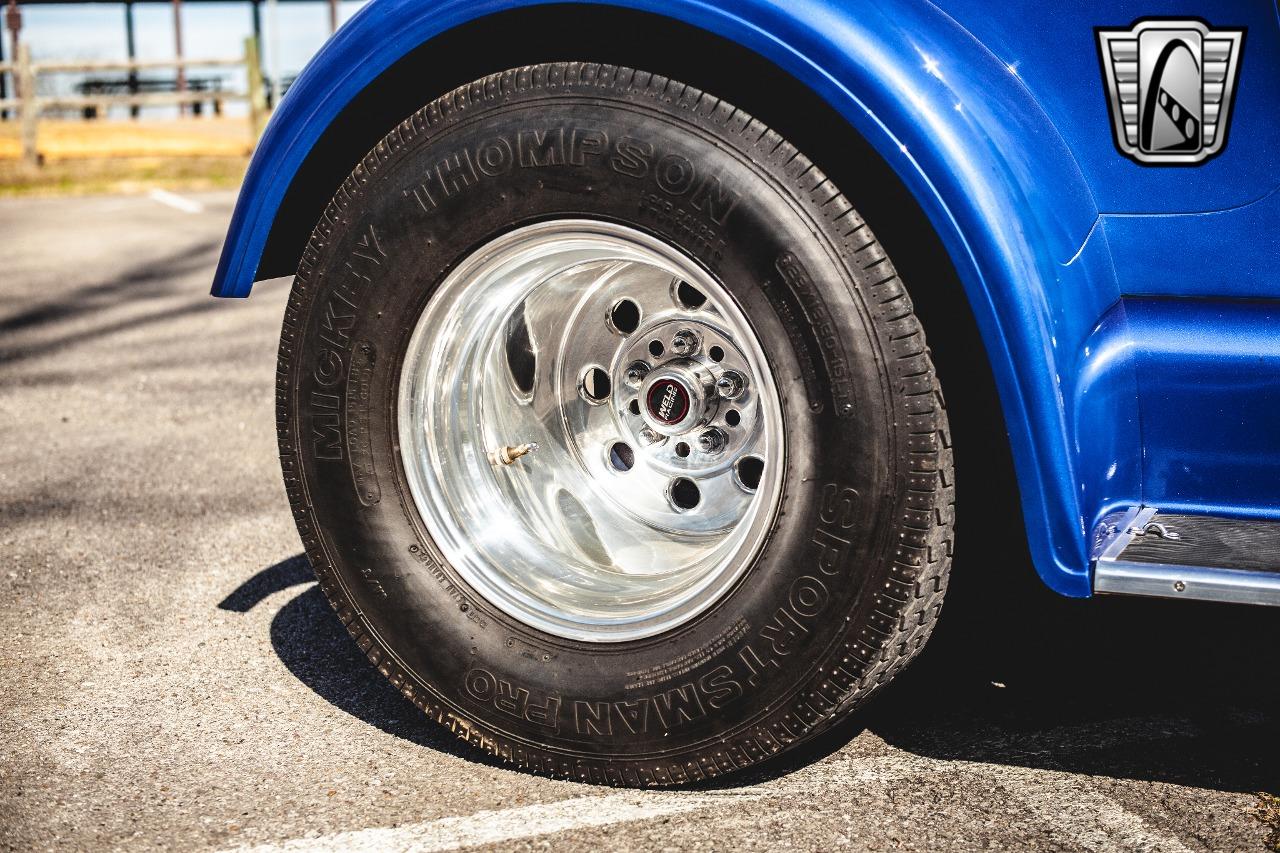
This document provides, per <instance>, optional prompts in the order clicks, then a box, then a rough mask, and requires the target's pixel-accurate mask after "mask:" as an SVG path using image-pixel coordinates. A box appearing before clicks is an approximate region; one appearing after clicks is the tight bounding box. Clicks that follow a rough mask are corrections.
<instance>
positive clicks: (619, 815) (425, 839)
mask: <svg viewBox="0 0 1280 853" xmlns="http://www.w3.org/2000/svg"><path fill="white" fill-rule="evenodd" d="M1157 724H1158V725H1157ZM1196 731H1197V730H1196V729H1195V727H1194V726H1193V725H1192V724H1191V723H1190V722H1189V721H1186V720H1181V719H1176V718H1168V719H1166V718H1160V717H1147V718H1131V719H1116V720H1108V721H1105V723H1098V724H1086V725H1079V726H1064V727H1061V728H1056V729H1049V730H1042V731H1040V732H1034V733H1029V734H1028V735H1025V736H1024V737H1025V738H1026V739H1027V740H1028V741H1029V742H1031V743H1029V744H1028V745H1034V746H1035V747H1036V748H1037V751H1046V752H1053V751H1055V748H1056V749H1060V750H1062V751H1064V752H1071V751H1074V750H1078V749H1080V748H1081V746H1082V745H1083V744H1087V745H1088V746H1089V747H1091V748H1094V749H1108V748H1112V747H1115V746H1117V745H1120V744H1132V743H1136V742H1142V741H1151V740H1162V739H1164V738H1166V737H1170V736H1181V737H1186V736H1193V735H1194V734H1195V733H1196ZM861 737H862V738H867V739H874V740H879V741H880V742H881V743H882V744H883V743H884V742H883V741H882V740H881V739H880V738H878V737H876V736H875V735H873V734H871V733H869V732H864V733H863V735H862V736H861ZM868 745H870V744H868ZM884 745H885V746H888V744H884ZM944 773H955V774H960V775H965V776H969V777H978V778H980V779H982V780H983V782H984V783H985V784H987V785H989V786H990V788H991V789H992V790H997V789H998V790H1000V791H1002V792H1004V793H1005V794H1006V795H1007V796H1008V797H1009V798H1010V799H1012V800H1014V801H1016V802H1017V803H1020V804H1021V805H1022V806H1023V808H1025V809H1027V810H1028V811H1029V812H1030V813H1031V814H1032V815H1034V816H1035V818H1036V819H1038V820H1039V821H1040V822H1041V823H1042V824H1043V825H1044V826H1046V827H1047V828H1049V829H1050V830H1051V831H1052V832H1053V835H1054V837H1055V838H1056V839H1057V840H1059V841H1061V842H1062V844H1063V845H1064V846H1067V847H1074V848H1078V849H1082V850H1092V851H1105V850H1114V849H1126V850H1138V851H1152V852H1153V853H1154V851H1160V853H1188V849H1187V847H1186V846H1184V845H1183V844H1182V843H1181V842H1179V841H1178V839H1177V838H1175V837H1174V836H1172V835H1169V834H1167V833H1164V832H1161V831H1160V830H1159V829H1158V828H1156V827H1153V826H1150V825H1149V824H1147V823H1146V821H1144V820H1143V819H1142V817H1141V816H1139V815H1136V814H1134V813H1133V812H1131V811H1129V810H1128V809H1126V808H1125V807H1124V806H1123V805H1121V804H1120V803H1118V802H1116V801H1115V800H1114V799H1112V798H1111V797H1109V796H1108V795H1107V794H1106V793H1105V792H1104V791H1101V790H1098V789H1097V788H1096V787H1094V786H1093V785H1092V784H1090V782H1089V781H1088V777H1087V776H1085V775H1083V774H1080V773H1072V772H1069V771H1064V770H1049V769H1044V768H1039V767H1028V766H1018V765H1016V764H1003V763H1001V764H993V763H988V762H985V761H974V760H966V759H962V758H960V759H956V758H930V757H927V756H922V755H916V754H913V753H911V752H906V751H903V750H898V749H893V751H892V752H890V753H889V754H887V755H877V756H866V757H861V758H852V757H850V758H845V759H841V758H840V757H838V756H836V757H833V758H832V759H830V760H827V761H821V762H818V763H816V764H811V765H809V766H807V767H802V768H798V769H796V770H795V771H793V772H791V773H789V774H787V775H784V776H781V777H779V778H776V779H772V780H770V781H768V782H764V783H762V784H759V785H756V786H755V787H754V788H752V789H750V790H748V791H744V792H741V793H738V792H725V793H722V794H705V793H702V794H700V793H681V792H679V791H620V792H617V793H609V794H604V795H601V796H587V797H575V798H573V799H569V800H560V801H558V802H554V803H543V804H539V805H532V806H520V807H517V808H511V809H499V810H493V811H482V812H477V813H475V814H472V815H467V816H465V817H446V818H441V819H439V820H434V821H428V822H425V823H417V824H408V825H405V826H399V827H384V828H374V829H361V830H353V831H350V832H339V833H335V834H333V835H324V836H317V837H314V838H295V839H291V840H288V841H284V842H281V843H279V844H264V845H260V846H244V847H237V848H234V849H232V850H228V851H224V853H301V851H334V853H338V851H344V853H345V851H353V853H361V851H369V853H373V851H377V852H378V853H382V851H390V852H391V853H431V851H452V850H461V849H463V848H467V847H475V846H478V845H482V844H493V843H497V842H504V841H517V840H525V839H530V838H533V837H536V836H540V835H550V834H553V833H558V832H565V831H568V830H573V829H588V828H593V827H602V826H612V825H614V824H621V823H630V822H633V821H643V820H652V819H654V818H661V817H667V816H669V815H675V814H681V813H684V812H691V811H698V810H701V809H713V808H717V807H721V808H722V807H724V806H729V807H730V808H733V807H734V806H735V805H736V804H739V803H743V802H750V801H762V800H790V799H795V800H801V801H803V800H805V799H806V798H810V797H812V796H813V795H814V792H815V791H832V790H837V789H839V788H841V787H844V788H846V789H847V788H849V787H850V786H856V785H859V784H864V785H865V784H883V785H903V784H910V783H911V779H912V777H921V776H933V775H938V774H944Z"/></svg>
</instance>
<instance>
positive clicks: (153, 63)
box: [0, 38, 267, 166]
mask: <svg viewBox="0 0 1280 853" xmlns="http://www.w3.org/2000/svg"><path fill="white" fill-rule="evenodd" d="M237 67H243V68H244V69H245V71H246V72H247V76H248V86H247V87H246V91H244V92H235V91H226V92H224V91H218V92H209V91H201V92H191V91H188V92H183V91H178V92H146V93H132V94H100V95H52V96H45V97H40V96H37V95H36V78H37V77H38V76H39V75H41V74H55V73H66V72H71V73H94V72H99V71H127V72H130V73H131V74H136V73H137V72H138V71H146V70H149V69H155V68H175V69H178V70H179V71H180V72H185V71H186V69H188V68H237ZM6 71H8V72H10V73H11V74H13V77H14V80H15V82H16V90H17V91H16V92H15V94H16V95H17V97H14V98H8V99H3V100H0V110H12V111H17V113H18V114H19V115H20V116H21V121H22V158H23V160H25V161H26V162H28V163H30V164H32V165H33V166H39V165H40V163H41V160H42V158H41V156H40V151H39V148H38V147H37V141H38V129H39V123H40V117H41V115H42V114H43V113H45V112H46V111H50V110H68V109H70V110H87V109H94V110H102V111H104V112H105V111H106V110H108V109H110V108H111V107H156V106H182V105H184V104H197V103H203V102H204V101H212V100H215V99H216V100H221V101H247V102H248V103H249V126H250V130H251V132H252V134H253V138H254V139H255V140H256V139H257V138H258V134H259V133H261V131H262V123H263V121H264V119H265V117H266V113H267V106H266V103H267V102H266V91H265V89H264V87H263V83H262V68H261V66H260V65H259V63H258V47H257V44H256V42H255V41H254V39H253V38H247V39H245V43H244V55H243V56H237V57H223V58H213V59H161V60H152V59H144V60H134V61H116V60H110V61H105V62H93V61H84V62H32V61H31V53H30V48H29V47H28V46H27V45H25V44H22V45H19V46H18V56H17V61H16V62H9V63H4V62H0V74H2V73H4V72H6Z"/></svg>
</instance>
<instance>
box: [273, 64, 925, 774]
mask: <svg viewBox="0 0 1280 853" xmlns="http://www.w3.org/2000/svg"><path fill="white" fill-rule="evenodd" d="M476 101H478V103H477V102H476ZM466 107H467V108H466V109H459V110H457V111H456V112H455V113H454V114H452V115H449V116H445V117H443V118H442V119H441V120H440V121H439V123H438V124H437V125H436V126H434V127H430V128H427V127H421V128H416V129H415V128H413V127H412V124H411V123H412V120H410V122H407V123H406V125H402V126H401V130H400V132H399V142H400V145H399V147H398V149H397V148H394V145H392V146H388V148H389V149H394V150H386V151H384V152H383V155H384V156H383V158H382V159H381V161H380V162H376V163H375V164H374V168H369V161H368V160H366V164H365V167H364V172H365V174H364V175H363V176H362V179H361V175H360V170H357V173H356V178H357V179H356V180H355V181H354V186H350V187H349V188H348V190H347V192H346V196H345V199H344V201H345V203H343V204H341V205H339V204H336V203H335V205H332V206H331V208H330V212H329V214H327V216H326V220H325V222H323V223H322V225H321V227H320V228H319V229H318V230H317V233H318V234H319V235H320V236H321V238H322V239H320V240H318V241H317V240H315V239H313V241H312V246H311V247H310V248H309V251H308V255H307V257H305V258H304V262H303V267H302V269H301V270H300V274H299V284H298V285H295V300H294V302H293V303H291V306H290V311H291V312H292V313H293V316H294V319H295V321H296V324H297V328H298V332H299V337H298V339H297V340H296V341H294V342H292V344H291V346H290V347H289V351H290V352H291V353H296V357H295V358H292V359H290V360H289V368H288V372H287V383H286V384H287V388H288V396H287V399H286V400H284V401H283V402H284V404H285V405H286V406H287V413H286V421H287V423H286V424H285V428H286V433H287V434H286V436H285V438H284V440H286V441H287V443H288V444H289V453H286V454H282V455H284V456H287V457H291V458H290V459H286V481H287V482H289V483H290V485H291V494H294V493H297V494H298V495H300V496H301V501H300V503H301V504H302V513H301V514H302V516H303V518H300V527H304V525H305V527H304V541H308V540H309V541H308V546H309V547H308V553H309V554H310V555H311V557H312V562H313V564H315V565H316V567H317V571H318V573H319V574H320V576H321V581H322V585H323V586H325V587H326V592H329V594H330V597H331V599H333V600H334V602H335V606H336V607H337V608H338V609H339V612H340V614H342V615H343V617H344V620H345V621H347V622H348V624H349V626H355V627H354V628H353V630H352V633H353V634H357V633H358V634H359V638H360V641H361V644H362V647H364V648H365V650H366V653H367V654H369V656H370V658H371V660H373V661H374V663H376V664H378V665H379V666H380V667H381V668H383V670H384V672H386V673H387V674H388V675H389V676H390V677H392V680H393V682H396V681H397V680H398V681H399V684H398V686H399V687H401V689H402V690H404V691H405V692H406V695H409V696H410V697H411V698H414V700H415V701H417V702H418V704H420V705H423V706H424V707H427V708H428V709H433V710H434V712H435V714H436V715H437V716H438V717H441V718H442V719H444V718H447V719H448V720H450V721H453V723H454V725H455V728H457V727H458V726H459V725H461V726H462V727H463V728H464V729H465V730H466V731H467V732H469V733H471V734H472V736H473V737H474V738H479V739H485V738H490V739H492V740H493V741H494V743H495V744H497V748H498V749H499V751H501V750H503V749H506V750H507V751H509V752H513V751H524V752H525V753H526V754H527V755H529V756H531V757H530V758H529V760H528V763H531V764H534V765H538V764H541V763H544V762H546V761H554V760H556V759H550V758H548V757H547V756H546V755H543V754H542V752H541V751H542V750H544V749H546V748H547V747H550V748H551V751H552V752H554V754H555V755H557V756H560V757H561V758H560V759H559V760H560V761H564V760H566V759H565V758H564V756H572V757H577V758H580V759H584V760H589V759H593V758H610V759H612V760H614V761H624V762H627V761H631V762H642V763H643V762H649V763H650V764H655V763H662V762H665V763H676V764H678V763H679V760H680V756H681V755H686V756H687V755H694V754H697V755H699V756H703V755H705V754H706V747H707V745H708V744H713V743H717V742H720V743H723V742H725V741H726V739H732V737H733V735H734V733H737V732H748V731H749V732H751V733H752V738H751V739H748V741H744V742H754V743H759V744H761V749H763V750H767V749H768V748H769V746H768V745H769V742H770V738H773V739H775V740H776V742H778V743H785V742H786V741H787V740H788V739H789V734H790V733H792V732H793V731H794V730H796V729H797V728H798V729H799V730H801V731H803V729H804V728H805V726H806V725H811V724H812V723H811V722H810V723H806V721H805V717H806V713H807V712H806V710H805V709H806V708H808V709H809V712H808V713H811V714H812V715H814V716H819V715H821V714H823V713H824V712H825V709H828V708H829V707H830V705H831V702H829V701H826V700H827V699H828V698H832V697H838V696H840V695H843V694H844V693H847V692H848V690H849V688H850V686H851V685H852V684H853V683H854V682H856V680H857V678H858V677H859V674H860V670H859V661H858V657H857V655H856V650H857V645H858V643H859V637H858V632H859V631H861V632H862V633H863V634H864V635H865V633H866V626H867V625H868V624H869V623H870V622H871V621H872V620H873V615H872V614H873V611H874V607H875V603H876V602H875V598H874V595H873V594H872V593H873V591H874V590H875V589H876V588H878V587H879V586H881V581H882V580H883V577H884V576H885V573H886V572H887V570H888V565H889V563H890V562H891V560H892V556H891V553H890V552H891V550H892V548H893V543H892V542H891V541H889V538H890V533H889V532H890V531H892V529H893V525H892V524H891V523H889V522H890V520H891V515H892V513H893V512H894V504H893V496H894V493H895V491H894V490H895V475H896V466H897V460H898V459H900V458H901V456H902V454H903V453H904V452H905V448H904V447H901V446H899V441H900V437H899V436H898V434H897V432H896V431H895V430H894V429H893V421H894V403H893V400H892V398H891V393H890V389H889V387H888V383H887V381H886V379H885V377H884V375H883V369H882V365H883V364H884V354H883V352H882V342H881V340H880V333H879V331H878V330H877V329H876V328H875V320H874V317H873V315H872V313H871V311H870V310H869V309H868V307H867V305H866V302H865V297H864V291H865V288H866V282H865V281H862V280H861V278H862V275H861V270H860V268H858V267H857V266H856V265H855V264H852V263H850V262H849V258H848V257H847V255H848V248H847V245H846V244H845V243H844V242H843V241H842V240H841V238H840V235H838V234H837V233H835V231H836V229H835V228H834V227H833V223H832V222H831V221H830V214H829V213H824V211H823V207H822V204H821V200H822V199H825V198H826V197H827V195H829V194H830V193H827V194H822V193H821V192H819V193H817V194H815V193H813V192H812V191H811V192H808V193H806V192H804V191H802V190H803V188H804V187H805V184H804V177H805V175H804V174H803V173H800V174H797V172H799V170H800V167H801V166H802V165H803V161H801V162H800V163H797V161H796V159H795V158H796V155H795V154H794V151H793V150H790V155H791V156H790V159H785V160H784V158H785V157H786V156H787V154H788V150H789V146H787V148H786V149H784V150H783V151H781V152H780V153H779V154H778V156H777V157H775V158H773V159H770V158H768V157H763V156H762V146H761V145H760V140H759V139H756V140H752V138H751V134H750V132H749V128H747V127H738V126H736V125H735V124H734V122H733V121H732V119H729V120H725V119H724V118H723V117H722V116H718V115H715V114H711V115H704V114H701V113H699V112H697V111H696V110H693V109H689V108H687V107H682V106H681V104H680V103H679V102H674V103H673V102H670V101H666V100H663V99H662V98H654V97H652V96H650V95H648V94H645V93H636V92H634V91H618V90H616V89H613V88H610V89H602V90H599V91H596V90H590V91H572V90H571V89H570V88H569V87H568V86H561V87H559V88H558V89H556V90H554V91H553V90H550V88H549V87H548V88H532V89H530V90H527V91H525V92H523V93H516V94H510V93H507V94H505V95H500V96H498V97H494V98H492V99H490V100H481V99H473V102H472V103H469V104H467V105H466ZM743 120H744V121H746V120H745V119H743ZM423 124H425V122H424V123H423ZM406 129H407V130H416V132H415V133H413V134H409V133H407V132H406ZM744 131H747V132H744ZM761 131H762V132H763V127H761ZM393 136H395V135H394V134H393ZM406 137H408V138H406ZM389 138H390V137H389ZM548 141H549V142H548ZM778 142H779V144H780V145H781V140H780V139H779V140H778ZM386 145H387V143H384V146H386ZM597 149H598V150H597ZM504 152H505V153H504ZM503 158H506V161H505V162H504V160H503ZM442 164H443V165H442ZM348 183H349V184H353V182H352V181H349V182H348ZM831 192H834V191H831ZM340 197H341V196H340ZM560 217H566V218H594V219H602V220H608V221H613V222H621V223H624V224H627V225H630V226H632V227H636V228H639V229H642V230H644V231H646V232H648V233H650V234H652V235H654V236H656V237H659V238H660V239H663V240H665V241H666V242H668V243H670V244H672V245H674V246H676V247H678V248H679V249H680V250H682V251H683V252H685V253H686V254H687V255H689V256H690V257H692V258H694V259H695V260H696V261H698V262H699V263H700V264H702V265H703V266H704V267H705V268H706V269H707V270H708V271H709V272H710V273H711V274H712V275H714V276H715V277H716V278H717V279H718V280H719V281H720V282H721V283H722V284H723V285H724V286H725V287H726V289H727V290H728V291H729V292H730V293H731V294H732V295H733V297H734V298H735V299H736V300H737V301H738V303H739V305H740V307H741V308H742V310H743V313H744V314H745V315H746V316H747V317H749V318H751V321H752V322H753V324H754V325H755V331H756V334H757V336H758V338H759V340H760V342H761V344H762V347H763V349H764V351H765V353H766V357H767V360H768V362H769V363H770V365H771V367H772V369H773V372H774V377H775V382H776V384H777V386H778V389H779V392H780V396H781V398H782V399H781V403H782V408H783V418H784V423H785V430H786V443H787V453H786V465H785V471H784V473H783V485H782V497H781V502H780V510H779V513H778V515H777V517H776V519H775V523H774V526H773V529H772V532H771V534H770V536H769V537H768V539H767V540H766V541H765V543H764V545H763V546H762V548H761V550H760V551H759V553H758V554H757V556H756V558H755V560H754V562H753V564H752V565H751V566H750V567H749V568H748V570H747V571H746V572H744V573H743V575H742V577H741V579H740V580H739V582H738V583H737V584H736V586H735V587H734V588H733V589H732V590H731V591H730V592H729V593H728V594H726V595H725V596H724V597H723V598H722V599H721V600H720V601H719V602H718V603H717V604H716V605H715V606H713V607H712V608H710V609H709V610H708V611H706V612H704V613H703V614H701V615H700V616H699V617H697V618H696V619H694V620H692V621H691V622H689V623H686V624H684V625H682V626H680V627H679V628H677V629H675V630H672V631H669V632H667V633H664V634H662V635H659V636H657V637H652V638H647V639H644V640H639V641H634V642H626V643H608V644H599V643H596V644H589V643H581V642H575V641H571V640H566V639H563V638H558V637H554V636H551V635H548V634H545V633H542V632H539V631H536V630H533V629H531V628H529V627H527V626H524V625H522V624H521V623H519V622H517V621H516V620H513V619H511V618H510V617H508V616H506V615H505V614H504V613H502V612H501V611H499V610H497V609H496V608H494V607H493V606H491V605H490V604H489V603H488V602H487V601H485V600H484V599H483V598H482V597H480V596H478V595H476V594H475V593H474V591H473V590H472V589H471V588H470V587H469V586H468V585H467V584H466V583H465V581H464V580H463V579H462V578H461V577H460V575H459V574H458V573H457V572H456V571H455V570H454V569H453V568H452V567H451V566H450V565H449V564H448V561H447V560H445V559H444V557H443V555H442V554H441V553H440V552H439V550H438V549H437V548H436V546H435V545H434V543H433V542H432V541H431V538H430V536H429V535H428V534H427V531H426V528H425V525H424V524H423V522H422V519H421V517H420V515H419V513H418V512H417V509H416V508H415V506H414V504H413V500H412V498H411V497H410V493H409V489H408V486H407V483H406V480H405V477H404V473H403V468H402V465H403V461H402V459H401V456H400V452H399V446H398V438H397V434H398V427H397V422H396V399H397V394H398V389H399V382H400V365H401V364H402V363H403V361H404V357H405V349H406V347H407V344H408V339H409V336H410V334H411V332H412V330H413V328H414V326H415V324H416V322H417V318H418V317H419V316H420V315H421V313H422V311H423V309H424V307H425V306H426V304H427V301H428V300H429V299H430V297H431V295H432V293H433V292H434V289H435V287H436V286H437V285H438V284H439V283H440V281H442V280H443V278H444V277H445V276H446V275H447V274H448V272H449V271H450V270H451V269H452V268H453V267H454V266H455V265H456V264H458V263H459V262H460V261H461V260H462V259H463V258H465V257H467V255H468V254H469V253H470V252H472V251H473V250H475V249H476V248H477V247H479V246H482V245H484V244H485V243H486V242H488V241H490V240H492V239H493V238H495V237H497V236H498V235H500V234H502V233H504V232H505V231H508V230H511V229H514V228H518V227H521V226H523V225H527V224H531V223H533V222H538V221H545V220H548V219H554V218H560ZM286 325H288V324H287V323H286ZM283 349H284V348H283V345H282V361H283V360H284V359H283V355H284V352H283ZM290 462H292V464H293V467H292V470H290V467H291V466H290ZM291 475H292V476H293V480H292V481H291V480H290V476H291ZM298 504H299V501H298V500H295V507H297V506H298ZM295 511H297V510H295ZM851 654H852V655H853V657H851ZM824 671H825V673H826V676H825V678H817V679H815V674H818V675H821V674H822V673H823V672H824ZM823 683H824V684H825V685H827V687H829V689H830V697H827V696H824V695H818V696H816V697H815V691H817V692H818V693H821V691H822V689H823V688H822V687H821V686H818V685H819V684H823ZM819 700H821V701H819ZM749 751H750V750H749V749H746V751H745V752H744V755H746V758H747V759H748V760H754V759H755V758H756V757H758V756H751V755H749ZM738 763H741V761H740V760H739V761H738Z"/></svg>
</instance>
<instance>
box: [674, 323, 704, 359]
mask: <svg viewBox="0 0 1280 853" xmlns="http://www.w3.org/2000/svg"><path fill="white" fill-rule="evenodd" d="M698 347H699V341H698V335H697V333H696V332H693V331H692V330H690V329H681V330H680V331H678V332H676V333H675V334H674V335H672V336H671V351H672V352H673V353H675V354H676V355H679V356H684V357H686V358H687V357H689V356H691V355H694V354H695V353H697V351H698Z"/></svg>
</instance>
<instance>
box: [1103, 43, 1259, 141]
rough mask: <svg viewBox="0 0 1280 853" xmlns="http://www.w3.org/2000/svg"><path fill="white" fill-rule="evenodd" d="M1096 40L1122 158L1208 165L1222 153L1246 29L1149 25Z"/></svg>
mask: <svg viewBox="0 0 1280 853" xmlns="http://www.w3.org/2000/svg"><path fill="white" fill-rule="evenodd" d="M1095 33H1096V34H1097V36H1098V58H1099V59H1100V60H1101V62H1102V76H1103V79H1104V80H1105V81H1106V86H1107V106H1108V108H1109V110H1110V113H1111V132H1112V136H1113V137H1114V139H1115V143H1116V148H1117V149H1119V151H1120V153H1121V154H1123V155H1125V156H1126V157H1129V158H1131V159H1133V160H1136V161H1137V162H1139V163H1145V164H1147V165H1153V166H1158V165H1191V164H1195V163H1202V162H1204V161H1205V160H1208V159H1209V158H1210V157H1213V156H1214V155H1216V154H1218V153H1220V152H1221V151H1222V149H1223V148H1224V147H1225V146H1226V144H1227V127H1228V122H1229V121H1230V120H1231V105H1232V101H1233V99H1234V97H1235V90H1236V81H1237V79H1238V78H1239V74H1240V54H1241V51H1242V50H1243V48H1244V34H1245V31H1244V28H1242V27H1241V28H1236V29H1229V28H1219V29H1214V28H1211V27H1209V26H1207V25H1206V24H1205V23H1204V22H1203V21H1195V20H1186V21H1173V20H1143V21H1138V22H1137V23H1135V24H1134V25H1133V26H1132V27H1130V28H1129V29H1107V28H1103V27H1099V28H1097V29H1096V30H1095Z"/></svg>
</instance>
